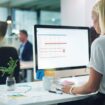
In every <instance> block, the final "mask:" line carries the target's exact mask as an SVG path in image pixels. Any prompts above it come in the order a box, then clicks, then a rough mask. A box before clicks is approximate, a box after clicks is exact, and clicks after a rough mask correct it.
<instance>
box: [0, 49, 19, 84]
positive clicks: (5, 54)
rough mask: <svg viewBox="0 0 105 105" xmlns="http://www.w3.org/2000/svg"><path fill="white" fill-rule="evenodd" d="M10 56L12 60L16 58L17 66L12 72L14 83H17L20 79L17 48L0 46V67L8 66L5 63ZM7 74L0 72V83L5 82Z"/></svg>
mask: <svg viewBox="0 0 105 105" xmlns="http://www.w3.org/2000/svg"><path fill="white" fill-rule="evenodd" d="M10 57H12V58H13V59H14V60H18V61H17V66H16V68H15V70H14V74H13V75H14V77H15V80H16V83H18V82H19V81H20V77H19V71H20V64H19V59H18V53H17V50H16V49H15V48H14V47H0V67H1V66H3V67H7V66H8V65H7V63H8V61H9V59H10ZM7 76H8V75H7V74H4V75H2V72H0V84H5V83H6V78H7Z"/></svg>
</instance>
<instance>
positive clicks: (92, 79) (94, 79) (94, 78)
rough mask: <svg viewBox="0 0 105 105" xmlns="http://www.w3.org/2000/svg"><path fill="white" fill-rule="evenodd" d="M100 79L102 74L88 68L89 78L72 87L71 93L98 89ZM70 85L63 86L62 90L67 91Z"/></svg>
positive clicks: (83, 92) (84, 92)
mask: <svg viewBox="0 0 105 105" xmlns="http://www.w3.org/2000/svg"><path fill="white" fill-rule="evenodd" d="M101 79H102V74H100V73H99V72H97V71H95V70H94V69H93V68H90V76H89V80H88V82H87V83H86V84H84V85H83V86H79V87H73V89H72V93H73V94H88V93H92V92H95V91H97V90H98V89H99V86H100V82H101ZM70 88H71V86H64V87H63V91H64V92H65V93H69V91H70Z"/></svg>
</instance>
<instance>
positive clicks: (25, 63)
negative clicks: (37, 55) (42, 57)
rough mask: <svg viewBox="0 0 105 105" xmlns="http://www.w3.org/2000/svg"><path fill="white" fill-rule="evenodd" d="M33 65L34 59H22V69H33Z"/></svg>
mask: <svg viewBox="0 0 105 105" xmlns="http://www.w3.org/2000/svg"><path fill="white" fill-rule="evenodd" d="M33 67H34V63H33V61H20V69H31V68H33Z"/></svg>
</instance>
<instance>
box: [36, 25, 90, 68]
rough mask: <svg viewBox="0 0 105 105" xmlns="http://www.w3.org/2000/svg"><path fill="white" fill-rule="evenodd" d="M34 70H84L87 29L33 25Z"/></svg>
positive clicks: (86, 62)
mask: <svg viewBox="0 0 105 105" xmlns="http://www.w3.org/2000/svg"><path fill="white" fill-rule="evenodd" d="M35 53H36V57H35V59H36V70H46V69H48V70H49V69H55V70H65V69H75V68H86V67H87V65H88V63H89V28H88V27H70V26H50V25H35Z"/></svg>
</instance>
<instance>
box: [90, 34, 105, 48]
mask: <svg viewBox="0 0 105 105" xmlns="http://www.w3.org/2000/svg"><path fill="white" fill-rule="evenodd" d="M102 44H104V45H105V35H103V36H102V35H100V36H99V37H98V38H96V39H95V40H94V41H93V43H92V46H96V45H102Z"/></svg>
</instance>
